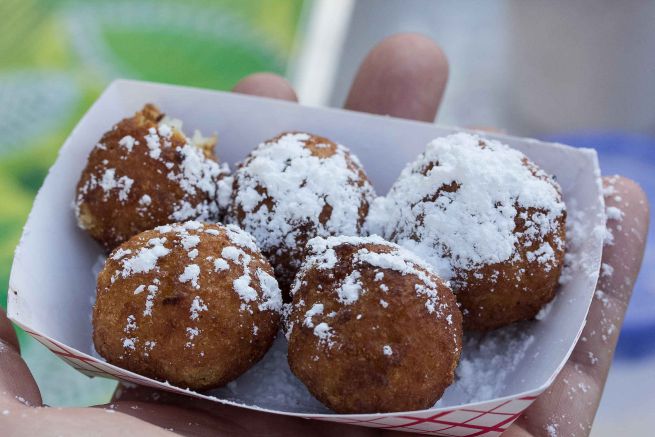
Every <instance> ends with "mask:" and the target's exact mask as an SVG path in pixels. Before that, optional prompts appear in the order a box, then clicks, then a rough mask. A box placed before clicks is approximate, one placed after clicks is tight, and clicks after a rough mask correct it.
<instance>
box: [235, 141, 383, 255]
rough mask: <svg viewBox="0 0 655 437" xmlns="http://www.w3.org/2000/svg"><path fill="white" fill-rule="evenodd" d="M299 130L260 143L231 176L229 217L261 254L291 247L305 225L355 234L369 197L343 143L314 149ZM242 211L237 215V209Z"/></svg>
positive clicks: (371, 194) (314, 229)
mask: <svg viewBox="0 0 655 437" xmlns="http://www.w3.org/2000/svg"><path fill="white" fill-rule="evenodd" d="M311 139H312V137H311V136H310V135H308V134H305V133H289V134H284V135H282V136H280V137H278V138H276V139H274V140H271V141H269V142H266V143H263V144H260V145H259V146H258V147H257V148H256V149H255V150H254V151H253V152H252V153H251V154H250V155H249V157H248V158H247V159H246V160H245V161H244V163H243V165H242V166H240V167H239V168H238V169H237V171H236V172H235V174H234V186H235V187H236V188H237V189H236V191H235V196H234V200H233V203H232V206H231V209H230V213H229V219H230V220H231V221H233V222H236V221H239V222H240V224H241V225H242V226H243V228H244V229H245V230H246V231H248V232H249V233H251V234H252V235H253V236H254V238H255V240H256V241H257V243H258V244H259V247H260V248H261V249H262V250H263V251H264V252H265V253H266V252H267V251H271V250H275V249H276V248H278V247H280V246H281V247H285V248H287V249H289V250H295V249H296V248H295V246H296V242H297V241H298V238H300V236H301V235H303V233H304V232H306V229H307V226H310V229H311V232H312V234H315V235H320V236H328V235H339V234H345V235H356V234H358V233H359V231H360V225H361V221H362V217H360V212H359V211H360V207H362V205H367V204H368V203H369V202H370V201H372V200H373V198H374V191H373V188H372V186H371V185H370V183H369V182H368V180H366V179H364V178H363V176H362V174H363V173H360V172H359V171H358V169H357V168H356V167H355V166H354V164H353V159H352V157H351V155H350V154H349V152H348V151H347V150H346V148H345V147H343V146H341V145H338V144H333V143H330V144H328V145H327V148H326V149H325V151H326V152H327V153H324V154H319V153H318V152H317V153H314V152H313V151H312V149H311V148H310V147H309V146H307V145H306V143H307V142H308V141H310V140H311ZM239 211H243V213H244V214H243V217H238V220H237V216H238V212H239Z"/></svg>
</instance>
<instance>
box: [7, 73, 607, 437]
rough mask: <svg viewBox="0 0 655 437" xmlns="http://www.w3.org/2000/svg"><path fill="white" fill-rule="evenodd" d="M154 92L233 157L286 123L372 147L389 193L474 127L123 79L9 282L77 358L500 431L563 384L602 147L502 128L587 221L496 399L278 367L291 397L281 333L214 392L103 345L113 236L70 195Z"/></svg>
mask: <svg viewBox="0 0 655 437" xmlns="http://www.w3.org/2000/svg"><path fill="white" fill-rule="evenodd" d="M146 102H152V103H155V104H157V105H158V106H159V107H160V108H161V109H162V110H163V111H164V112H166V113H168V114H170V115H171V116H173V117H177V118H180V119H182V120H183V121H184V128H185V131H187V132H192V131H193V130H194V129H200V130H201V131H202V132H204V133H206V134H210V133H212V132H217V133H218V135H219V145H218V147H217V153H218V155H219V156H220V158H221V160H223V161H227V162H229V163H230V164H231V165H232V164H234V163H235V162H237V161H238V160H240V159H242V158H243V157H244V156H245V155H246V154H247V153H248V152H249V151H250V150H252V149H253V148H254V147H255V146H256V145H257V144H258V143H260V142H262V141H263V140H266V139H268V138H271V137H273V136H275V135H277V134H278V133H280V132H283V131H288V130H301V131H308V132H312V133H316V134H319V135H322V136H326V137H328V138H330V139H332V140H334V141H336V142H339V143H341V144H344V145H346V146H348V147H349V148H350V149H351V150H352V151H353V152H354V153H355V154H356V155H357V156H358V157H359V158H360V160H361V161H362V163H363V165H364V167H365V169H366V171H367V173H368V175H369V177H370V179H371V181H372V182H373V184H374V186H375V188H376V190H377V192H378V194H385V193H386V191H387V190H388V188H389V187H390V186H391V184H392V183H393V181H394V179H395V178H396V177H397V175H398V174H399V173H400V170H401V169H402V168H403V167H404V165H405V164H406V163H407V162H408V161H410V160H413V159H414V158H415V157H416V156H417V155H418V153H420V152H421V151H422V150H423V149H424V147H425V145H426V144H427V143H428V142H429V141H430V140H432V139H433V138H435V137H438V136H443V135H447V134H451V133H453V132H456V131H462V130H463V129H457V128H451V127H443V126H436V125H433V124H428V123H422V122H415V121H409V120H401V119H395V118H391V117H384V116H376V115H369V114H362V113H356V112H350V111H345V110H336V109H323V108H310V107H304V106H301V105H297V104H294V103H289V102H284V101H277V100H271V99H266V98H258V97H251V96H244V95H238V94H231V93H224V92H218V91H209V90H202V89H195V88H186V87H179V86H170V85H161V84H154V83H147V82H135V81H126V80H117V81H115V82H113V83H112V84H111V85H110V86H109V87H108V88H107V89H106V90H105V92H104V93H103V94H102V95H101V96H100V98H99V99H98V100H97V101H96V102H95V103H94V104H93V106H92V107H91V108H90V109H89V111H88V112H87V113H86V115H85V116H84V117H83V118H82V120H80V122H79V123H78V125H77V126H76V127H75V129H74V130H73V132H72V133H71V135H70V136H69V137H68V139H67V140H66V142H65V143H64V145H63V146H62V148H61V151H60V153H59V157H58V158H57V161H56V162H55V164H54V165H53V167H52V168H51V169H50V172H49V174H48V176H47V178H46V180H45V182H44V184H43V186H42V187H41V190H40V191H39V193H38V195H37V197H36V200H35V202H34V206H33V208H32V211H31V213H30V216H29V218H28V221H27V224H26V225H25V229H24V232H23V236H22V239H21V242H20V244H19V247H18V248H17V249H16V255H15V258H14V263H13V267H12V271H11V277H10V283H9V290H10V292H9V299H8V316H9V318H10V319H11V320H13V321H14V322H15V323H16V324H17V325H19V326H20V327H21V328H23V329H24V330H25V331H27V332H28V333H30V334H31V335H33V336H34V337H35V338H36V339H37V340H38V341H40V342H41V343H43V344H44V345H45V346H47V347H48V348H49V349H50V350H52V351H53V352H54V353H55V354H57V355H58V356H59V357H61V358H62V359H63V360H64V361H66V362H67V363H69V364H70V365H72V366H73V367H75V368H77V369H78V370H80V371H82V372H83V373H85V374H87V375H91V376H107V377H113V378H117V379H122V380H125V381H130V382H134V383H138V384H142V385H148V386H152V387H157V388H161V389H163V390H169V391H173V392H178V393H184V394H187V395H189V396H194V397H199V398H205V399H209V400H211V401H214V402H221V403H227V404H232V405H238V406H241V407H243V408H251V409H255V410H263V411H269V412H271V413H275V414H284V415H293V416H300V417H306V418H312V419H321V420H330V421H335V422H343V423H352V424H357V425H363V426H372V427H380V428H387V429H398V430H405V431H414V432H430V433H435V434H438V435H453V436H455V435H457V436H459V435H476V436H477V435H488V436H493V435H500V433H502V431H503V430H504V429H506V428H507V427H508V426H509V425H510V424H511V423H512V422H513V421H514V419H516V418H517V417H518V416H519V415H520V413H521V412H522V411H523V410H524V409H525V408H527V407H528V406H529V405H530V403H531V402H532V401H533V400H534V398H535V397H536V396H537V395H538V394H540V393H541V392H543V391H544V390H545V389H546V388H547V387H548V386H549V385H550V384H551V382H552V381H553V379H554V378H555V376H556V375H557V373H558V372H559V370H560V369H561V367H562V366H563V365H564V363H565V362H566V360H567V359H568V357H569V354H570V353H571V350H572V349H573V346H574V345H575V343H576V341H577V339H578V336H579V335H580V332H581V330H582V327H583V326H584V321H585V317H586V314H587V310H588V308H589V304H590V302H591V299H592V296H593V293H594V288H595V284H596V281H597V279H598V271H599V267H600V259H601V251H602V240H603V232H604V223H605V216H604V204H603V197H602V195H601V182H600V172H599V168H598V162H597V158H596V153H595V151H593V150H591V149H576V148H571V147H567V146H563V145H558V144H552V143H543V142H539V141H535V140H529V139H524V138H515V137H509V136H503V135H485V136H487V137H492V138H497V139H500V140H501V141H503V142H505V143H506V144H509V145H510V146H512V147H515V148H517V149H519V150H521V151H522V152H524V153H525V154H526V155H527V156H528V157H530V159H532V160H533V161H535V162H536V163H537V164H539V165H540V166H541V167H542V168H544V169H545V170H546V171H548V172H550V173H551V174H554V175H555V176H556V177H557V180H558V181H559V183H560V185H561V187H562V190H563V195H564V200H565V202H566V203H567V206H568V210H569V216H570V218H572V219H575V220H573V221H574V222H575V223H573V224H571V223H570V224H569V227H568V230H567V231H568V234H569V235H568V237H569V238H567V239H568V240H569V242H568V249H567V253H568V255H567V256H568V257H570V260H571V263H570V264H571V268H569V269H568V271H567V275H569V276H570V278H569V280H568V281H567V282H566V283H565V284H563V285H562V286H561V289H560V291H559V294H558V296H557V298H556V299H555V301H554V302H553V304H552V305H551V307H550V309H549V311H548V312H547V314H546V315H545V316H544V317H543V318H542V320H540V321H535V322H528V323H526V324H523V325H521V329H520V330H521V332H523V335H525V336H526V337H531V338H532V341H531V342H526V343H525V344H524V347H523V350H522V351H521V354H520V355H517V356H516V357H509V358H510V361H516V363H515V364H516V365H515V366H514V368H513V369H511V372H509V373H508V374H506V375H504V376H502V375H498V376H497V377H498V378H501V377H502V378H504V379H503V381H502V382H500V381H496V383H495V384H494V385H495V387H494V390H492V391H491V392H490V393H491V395H492V396H494V399H480V396H481V395H480V393H477V394H472V393H471V392H470V391H467V390H465V386H464V385H463V384H460V383H459V382H456V383H455V384H454V385H453V386H451V387H450V388H449V389H448V390H447V391H446V393H445V395H444V398H443V399H442V400H441V401H440V402H439V403H438V404H437V405H438V406H439V407H437V408H432V409H429V410H423V411H413V412H401V413H389V414H357V415H342V414H333V413H330V412H329V411H327V410H325V409H323V408H322V407H321V406H320V404H318V402H316V401H315V400H313V399H310V398H309V397H308V395H307V394H306V392H303V390H304V388H303V387H302V385H301V384H300V383H299V382H298V381H294V380H293V379H292V378H293V377H292V376H291V375H290V374H289V373H288V369H285V370H277V372H283V373H284V372H286V373H284V377H285V378H287V379H286V380H287V381H291V382H290V385H292V386H293V387H295V388H294V389H293V390H290V394H289V396H287V398H282V399H281V400H280V399H277V400H276V401H272V400H271V399H269V398H268V397H267V396H266V395H265V393H266V387H262V386H261V384H259V383H253V380H254V381H255V382H257V378H260V379H261V380H262V381H265V380H271V379H277V380H278V381H279V380H280V378H262V375H264V376H266V372H267V371H269V370H266V369H270V368H273V367H275V366H274V364H275V363H281V364H280V365H281V366H284V359H280V357H282V358H283V353H284V346H285V345H284V344H283V343H284V340H282V339H280V340H278V342H277V344H276V346H275V353H269V354H268V355H267V357H266V358H265V359H264V361H265V362H264V363H260V364H258V365H257V366H256V368H255V369H253V370H251V371H250V372H248V373H247V374H246V375H244V376H243V377H242V378H240V379H239V380H237V384H236V386H237V387H241V388H242V389H241V390H236V391H234V390H232V391H231V390H229V389H221V390H218V391H216V392H213V393H214V394H216V395H218V396H220V397H212V396H209V395H207V394H199V393H194V392H191V391H188V390H183V389H180V388H177V387H172V386H170V385H167V384H164V383H161V382H158V381H155V380H152V379H149V378H145V377H142V376H140V375H137V374H134V373H132V372H128V371H126V370H123V369H120V368H118V367H116V366H113V365H110V364H107V363H106V362H104V361H103V360H101V359H98V358H97V355H95V353H94V351H93V350H92V341H91V331H92V327H91V307H92V303H93V300H94V298H95V277H94V274H93V272H92V267H93V264H94V263H95V262H96V260H97V259H98V256H99V255H100V254H101V249H100V247H99V246H98V245H96V243H94V242H93V241H92V240H91V238H89V237H88V236H87V235H86V234H85V233H84V232H82V231H81V230H79V229H78V228H77V225H76V221H75V217H74V214H73V211H72V209H71V206H70V205H71V202H72V200H73V198H74V192H75V186H76V183H77V180H78V178H79V176H80V173H81V172H82V169H83V167H84V165H85V163H86V158H87V155H88V153H89V151H90V150H91V148H92V147H93V146H94V144H96V142H97V141H98V139H99V138H100V137H101V135H102V134H103V133H104V132H105V131H106V130H108V129H109V128H110V127H111V126H112V125H113V124H114V123H115V122H117V121H118V120H120V119H122V118H124V117H126V116H129V115H131V114H133V113H134V112H135V111H137V110H138V109H140V108H141V107H142V106H143V104H144V103H146ZM509 329H512V328H509ZM514 331H517V329H516V328H514ZM501 334H502V331H501ZM505 337H507V335H506V336H505ZM505 346H507V345H506V344H505V343H503V342H502V341H501V342H500V343H499V344H498V350H499V354H501V355H503V352H502V349H503V348H504V347H505ZM465 353H466V351H465ZM504 353H505V355H507V354H511V353H514V352H513V351H512V350H510V351H505V352H504ZM276 357H277V358H276ZM473 358H476V359H477V360H478V361H477V363H478V366H480V368H481V369H482V370H487V371H489V372H490V374H492V375H494V374H495V373H494V365H495V364H494V363H492V362H491V361H490V360H489V359H487V358H485V357H484V356H481V357H476V356H475V354H473ZM513 358H516V359H513ZM485 366H487V367H486V368H485ZM483 382H484V381H483ZM233 386H234V385H233ZM249 387H252V389H250V388H249ZM269 389H270V387H269ZM244 390H245V391H244ZM255 390H261V391H255ZM296 395H297V396H298V398H297V399H294V396H296ZM487 397H488V396H487ZM253 404H254V405H253Z"/></svg>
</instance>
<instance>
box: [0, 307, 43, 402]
mask: <svg viewBox="0 0 655 437" xmlns="http://www.w3.org/2000/svg"><path fill="white" fill-rule="evenodd" d="M18 402H21V403H23V404H28V405H41V404H42V401H41V393H40V392H39V388H38V387H37V385H36V382H35V381H34V378H33V377H32V373H31V372H30V370H29V369H28V367H27V365H26V364H25V361H23V359H22V358H21V356H20V353H19V349H18V339H17V338H16V333H15V332H14V329H13V327H12V326H11V322H10V321H9V319H7V316H6V315H5V312H4V310H3V309H2V308H0V405H1V406H4V407H7V406H9V405H12V404H16V403H18Z"/></svg>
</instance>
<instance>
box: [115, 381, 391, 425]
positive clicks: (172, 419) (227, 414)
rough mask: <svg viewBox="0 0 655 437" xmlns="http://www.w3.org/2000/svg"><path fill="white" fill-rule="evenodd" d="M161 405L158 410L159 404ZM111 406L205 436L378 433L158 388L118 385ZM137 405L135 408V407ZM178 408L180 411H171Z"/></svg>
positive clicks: (154, 421) (161, 423)
mask: <svg viewBox="0 0 655 437" xmlns="http://www.w3.org/2000/svg"><path fill="white" fill-rule="evenodd" d="M159 406H162V409H161V410H159V409H158V407H159ZM111 407H112V408H114V409H116V410H118V411H122V412H125V413H128V414H130V415H133V416H137V417H139V418H141V419H143V420H145V421H147V422H150V423H153V424H156V425H159V426H163V427H166V428H174V429H176V430H180V431H182V432H184V431H183V430H184V429H185V428H186V427H188V426H191V428H193V430H194V434H200V435H202V434H203V433H204V430H209V433H208V434H207V435H217V434H218V435H230V436H234V435H244V436H249V435H262V436H264V435H280V436H282V435H284V436H305V435H317V436H321V435H324V436H331V435H338V434H341V435H344V434H347V435H350V436H361V437H369V436H373V435H376V434H378V432H377V431H376V430H374V429H372V428H362V427H354V426H350V425H343V424H339V423H321V424H320V425H317V422H315V421H311V420H304V419H301V418H298V417H289V416H282V415H279V414H270V413H264V412H258V411H253V410H249V409H245V408H238V407H232V406H229V405H223V404H219V403H216V402H210V401H206V400H203V399H196V398H192V397H189V396H184V395H179V394H174V393H168V392H161V391H158V390H154V389H150V388H146V387H136V386H132V385H130V386H125V385H119V388H118V389H117V390H116V393H115V394H114V400H113V401H112V404H111ZM135 407H136V408H135ZM175 409H177V412H175V414H171V413H172V412H173V411H174V410H175Z"/></svg>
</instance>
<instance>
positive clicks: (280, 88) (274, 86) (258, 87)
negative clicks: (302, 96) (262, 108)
mask: <svg viewBox="0 0 655 437" xmlns="http://www.w3.org/2000/svg"><path fill="white" fill-rule="evenodd" d="M232 91H233V92H235V93H239V94H249V95H252V96H260V97H270V98H272V99H280V100H289V101H292V102H297V101H298V97H297V96H296V92H295V91H294V90H293V87H292V86H291V85H290V84H289V82H287V81H286V79H284V78H282V77H280V76H278V75H276V74H273V73H255V74H251V75H250V76H246V77H244V78H243V79H241V80H240V81H239V82H238V83H237V84H236V85H235V86H234V88H232Z"/></svg>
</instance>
